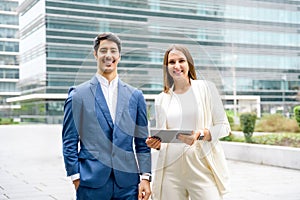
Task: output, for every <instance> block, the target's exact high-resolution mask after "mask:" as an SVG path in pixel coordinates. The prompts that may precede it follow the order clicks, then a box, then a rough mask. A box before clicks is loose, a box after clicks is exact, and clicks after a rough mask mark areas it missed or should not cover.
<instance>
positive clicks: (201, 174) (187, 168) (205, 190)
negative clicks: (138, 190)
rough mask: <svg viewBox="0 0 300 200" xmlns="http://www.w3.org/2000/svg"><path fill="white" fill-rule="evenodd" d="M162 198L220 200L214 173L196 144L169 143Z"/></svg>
mask: <svg viewBox="0 0 300 200" xmlns="http://www.w3.org/2000/svg"><path fill="white" fill-rule="evenodd" d="M165 166H166V168H165V169H164V176H163V182H162V194H161V200H188V199H190V200H220V199H222V197H221V196H220V194H219V191H218V189H217V186H216V183H215V181H214V178H213V175H212V173H211V171H210V169H209V167H208V164H207V162H206V160H205V159H203V158H199V156H198V155H197V154H196V148H195V146H194V145H192V146H188V145H185V144H169V146H168V151H167V155H166V165H165Z"/></svg>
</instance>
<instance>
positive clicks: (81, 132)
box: [62, 33, 151, 200]
mask: <svg viewBox="0 0 300 200" xmlns="http://www.w3.org/2000/svg"><path fill="white" fill-rule="evenodd" d="M120 52H121V41H120V39H119V38H118V36H116V35H115V34H113V33H102V34H100V35H98V36H97V37H96V38H95V41H94V56H95V59H96V61H97V73H96V75H95V76H93V77H92V79H91V80H89V81H87V82H85V83H82V84H80V85H79V86H77V87H71V88H70V90H69V95H68V98H67V99H66V101H65V106H64V112H65V113H64V122H63V130H62V141H63V156H64V162H65V167H66V171H67V175H68V176H70V177H71V179H72V181H73V183H74V185H75V189H76V196H77V199H78V200H96V199H99V200H100V199H101V200H112V199H113V200H121V199H122V200H137V199H144V200H147V199H148V198H149V196H150V194H151V190H150V181H151V155H150V149H149V148H148V147H147V145H146V143H145V141H146V139H147V136H148V120H147V114H146V103H145V99H144V97H143V94H142V92H141V91H140V90H138V89H136V88H133V87H131V86H130V85H128V84H126V83H124V82H122V81H121V80H120V79H119V77H118V73H117V65H118V63H119V61H120V59H121V54H120Z"/></svg>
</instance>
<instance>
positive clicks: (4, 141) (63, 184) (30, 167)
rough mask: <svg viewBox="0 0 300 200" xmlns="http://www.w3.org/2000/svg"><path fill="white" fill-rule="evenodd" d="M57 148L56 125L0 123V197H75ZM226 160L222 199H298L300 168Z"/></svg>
mask: <svg viewBox="0 0 300 200" xmlns="http://www.w3.org/2000/svg"><path fill="white" fill-rule="evenodd" d="M61 152H62V150H61V126H60V125H15V126H0V200H7V199H14V200H27V199H28V200H72V199H75V198H74V196H75V192H74V189H73V186H72V184H71V181H70V179H69V178H67V177H66V175H65V170H64V165H63V160H62V153H61ZM274 156H276V155H274ZM299 159H300V158H299ZM228 164H229V168H230V172H231V174H232V192H231V193H230V194H228V195H226V196H225V197H224V200H253V199H255V200H282V199H284V200H300V189H299V188H300V170H291V169H286V168H280V167H271V166H264V165H257V164H251V163H245V162H239V161H233V160H228Z"/></svg>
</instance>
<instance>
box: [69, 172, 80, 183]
mask: <svg viewBox="0 0 300 200" xmlns="http://www.w3.org/2000/svg"><path fill="white" fill-rule="evenodd" d="M70 177H71V180H72V181H75V180H77V179H80V174H79V173H78V174H73V175H71V176H70Z"/></svg>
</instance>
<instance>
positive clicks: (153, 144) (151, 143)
mask: <svg viewBox="0 0 300 200" xmlns="http://www.w3.org/2000/svg"><path fill="white" fill-rule="evenodd" d="M146 144H147V146H148V147H150V148H153V149H156V150H159V149H160V145H161V140H160V139H159V138H156V137H148V138H147V140H146Z"/></svg>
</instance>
